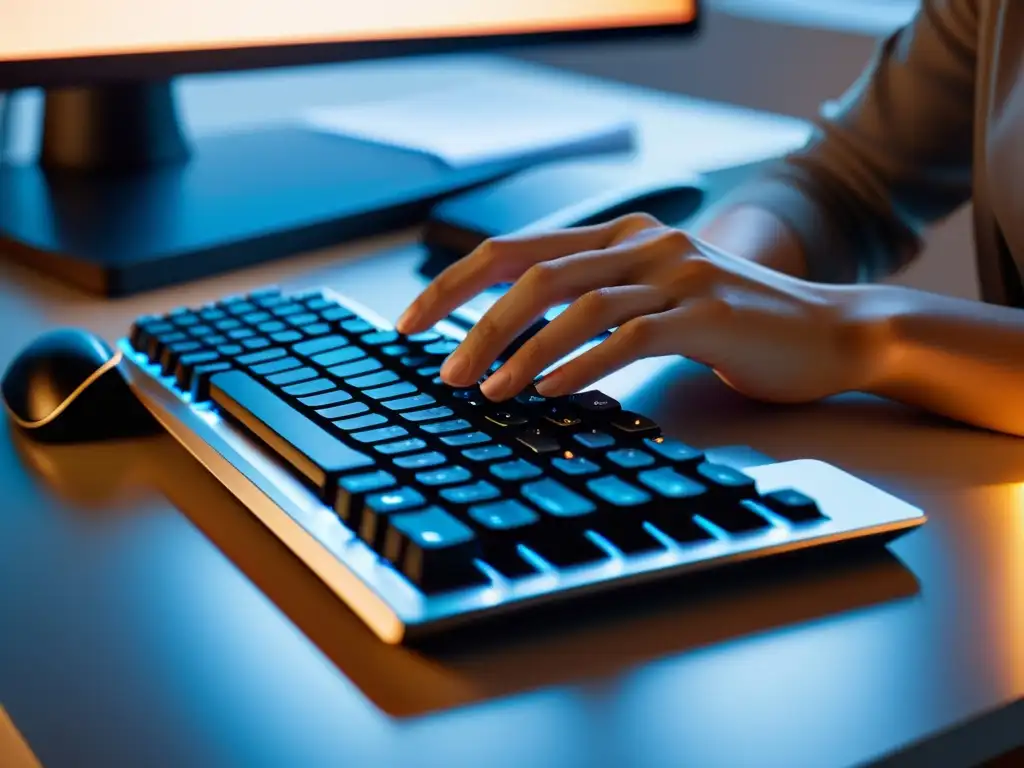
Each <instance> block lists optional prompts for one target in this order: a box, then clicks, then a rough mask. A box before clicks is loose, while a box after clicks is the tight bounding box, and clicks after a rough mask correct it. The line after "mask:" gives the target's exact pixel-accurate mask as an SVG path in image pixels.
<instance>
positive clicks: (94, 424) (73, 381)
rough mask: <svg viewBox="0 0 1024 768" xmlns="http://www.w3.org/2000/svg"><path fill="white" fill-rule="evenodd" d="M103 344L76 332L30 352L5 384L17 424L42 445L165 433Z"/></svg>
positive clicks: (47, 339)
mask: <svg viewBox="0 0 1024 768" xmlns="http://www.w3.org/2000/svg"><path fill="white" fill-rule="evenodd" d="M121 357H122V353H121V352H120V351H118V352H116V353H115V352H114V351H113V350H111V349H110V347H109V346H107V344H106V343H104V342H103V340H102V339H100V338H98V337H97V336H94V335H93V334H91V333H88V332H86V331H81V330H78V329H74V328H67V329H61V330H57V331H51V332H50V333H47V334H44V335H43V336H40V337H39V338H38V339H36V340H35V341H34V342H32V344H30V345H29V346H28V347H26V348H25V349H24V350H23V351H22V352H21V354H19V355H18V356H17V357H16V358H15V359H14V361H13V362H12V363H11V364H10V366H9V367H8V368H7V370H6V372H5V373H4V375H3V379H2V381H0V392H2V393H3V401H4V406H5V407H6V408H7V413H8V415H9V416H10V418H11V420H12V421H13V422H14V423H15V424H16V425H17V426H18V427H20V428H21V429H23V430H25V431H26V432H28V433H30V434H31V435H32V437H33V439H35V440H38V441H40V442H53V443H58V442H60V443H70V442H83V441H89V440H96V439H104V438H114V437H128V436H134V435H140V434H145V433H148V432H151V431H154V430H157V429H158V428H159V425H158V424H157V423H156V421H155V420H154V419H153V418H152V416H150V414H149V412H148V411H147V410H146V409H145V408H144V407H143V406H142V404H141V403H140V402H139V401H138V399H137V398H136V397H135V395H134V394H133V393H132V391H131V389H130V388H129V387H128V383H127V382H126V381H125V379H124V376H123V375H122V372H121V370H120V369H119V368H118V364H119V363H120V362H121Z"/></svg>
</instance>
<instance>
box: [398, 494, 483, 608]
mask: <svg viewBox="0 0 1024 768" xmlns="http://www.w3.org/2000/svg"><path fill="white" fill-rule="evenodd" d="M480 551H481V550H480V541H479V540H478V539H477V537H476V534H474V533H473V531H472V530H471V529H470V528H469V527H468V526H467V525H465V524H464V523H462V522H460V521H459V520H456V519H455V518H454V517H452V516H451V515H450V514H448V513H447V512H445V511H444V510H443V509H440V508H439V507H428V508H427V509H424V510H422V511H420V512H409V513H406V514H402V515H394V516H392V518H391V519H390V521H389V525H388V531H387V536H386V540H385V545H384V556H385V557H386V558H387V559H388V560H390V561H391V562H392V563H394V564H395V567H396V568H397V569H398V571H399V572H400V573H401V574H402V575H403V576H405V578H407V579H408V580H409V581H410V582H412V583H413V584H415V585H416V586H418V587H419V588H420V589H422V590H424V591H426V592H431V591H434V590H443V589H454V588H457V587H460V586H469V585H474V584H480V583H483V582H484V581H485V579H484V577H483V574H482V573H481V572H480V571H478V570H477V569H476V568H475V567H474V565H473V560H474V559H475V558H476V557H478V556H479V554H480Z"/></svg>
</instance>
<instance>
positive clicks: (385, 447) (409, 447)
mask: <svg viewBox="0 0 1024 768" xmlns="http://www.w3.org/2000/svg"><path fill="white" fill-rule="evenodd" d="M426 447H427V444H426V443H425V442H424V441H423V440H421V439H420V438H418V437H410V438H409V439H407V440H399V441H397V442H394V443H383V444H381V445H377V446H375V449H376V451H377V453H381V454H383V455H385V456H400V455H402V454H405V453H412V452H414V451H422V450H423V449H424V448H426ZM440 455H441V454H438V456H440ZM400 461H401V459H395V464H397V465H398V466H403V465H402V464H399V462H400ZM441 462H442V463H443V462H444V456H441Z"/></svg>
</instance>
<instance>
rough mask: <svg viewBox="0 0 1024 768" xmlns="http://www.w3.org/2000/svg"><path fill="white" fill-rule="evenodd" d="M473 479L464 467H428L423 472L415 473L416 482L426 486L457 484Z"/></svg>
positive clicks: (471, 474)
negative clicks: (428, 468)
mask: <svg viewBox="0 0 1024 768" xmlns="http://www.w3.org/2000/svg"><path fill="white" fill-rule="evenodd" d="M472 479H473V473H472V472H470V471H469V470H468V469H466V468H465V467H458V466H453V467H441V468H440V469H430V470H427V471H425V472H418V473H417V474H416V482H417V483H419V484H420V485H427V486H431V487H434V486H442V485H458V484H459V483H468V482H469V481H470V480H472Z"/></svg>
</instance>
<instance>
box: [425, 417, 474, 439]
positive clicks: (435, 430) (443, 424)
mask: <svg viewBox="0 0 1024 768" xmlns="http://www.w3.org/2000/svg"><path fill="white" fill-rule="evenodd" d="M472 427H473V425H472V424H470V423H469V422H468V421H466V420H465V419H452V420H451V421H438V422H434V423H433V424H424V425H423V426H422V427H420V429H422V430H423V431H424V432H429V433H430V434H432V435H447V434H450V433H452V432H462V431H465V430H467V429H472Z"/></svg>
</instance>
